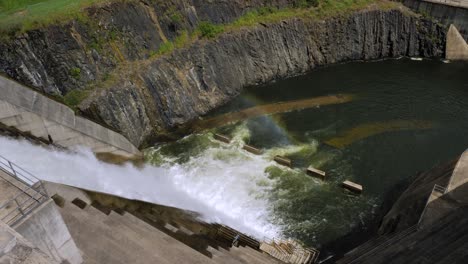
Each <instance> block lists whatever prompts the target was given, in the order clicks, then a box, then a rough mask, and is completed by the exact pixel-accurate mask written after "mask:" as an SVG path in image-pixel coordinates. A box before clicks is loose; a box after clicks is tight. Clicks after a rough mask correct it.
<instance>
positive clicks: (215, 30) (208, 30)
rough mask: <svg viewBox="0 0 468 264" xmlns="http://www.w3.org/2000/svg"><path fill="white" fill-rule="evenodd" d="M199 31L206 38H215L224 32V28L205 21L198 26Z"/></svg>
mask: <svg viewBox="0 0 468 264" xmlns="http://www.w3.org/2000/svg"><path fill="white" fill-rule="evenodd" d="M198 30H199V31H200V34H201V36H202V37H204V38H209V39H210V38H214V37H216V36H217V35H219V34H221V33H223V32H224V27H223V26H221V25H215V24H213V23H210V22H207V21H203V22H200V24H199V25H198Z"/></svg>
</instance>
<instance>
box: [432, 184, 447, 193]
mask: <svg viewBox="0 0 468 264" xmlns="http://www.w3.org/2000/svg"><path fill="white" fill-rule="evenodd" d="M432 191H435V192H440V193H442V194H445V193H446V192H447V188H445V187H442V186H440V185H438V184H435V185H434V188H433V189H432Z"/></svg>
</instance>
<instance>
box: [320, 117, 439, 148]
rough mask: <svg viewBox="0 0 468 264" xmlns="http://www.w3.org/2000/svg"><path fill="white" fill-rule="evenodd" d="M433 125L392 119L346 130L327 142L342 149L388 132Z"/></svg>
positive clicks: (419, 128)
mask: <svg viewBox="0 0 468 264" xmlns="http://www.w3.org/2000/svg"><path fill="white" fill-rule="evenodd" d="M433 127H434V125H433V123H432V122H429V121H421V120H392V121H387V122H377V123H371V124H363V125H359V126H357V127H353V128H351V129H349V130H347V131H345V132H344V133H342V134H341V135H340V136H338V137H335V138H331V139H328V140H326V141H325V144H328V145H330V146H333V147H336V148H340V149H342V148H344V147H346V146H348V145H351V144H353V143H354V142H356V141H358V140H361V139H364V138H368V137H371V136H374V135H378V134H382V133H386V132H394V131H401V130H426V129H431V128H433Z"/></svg>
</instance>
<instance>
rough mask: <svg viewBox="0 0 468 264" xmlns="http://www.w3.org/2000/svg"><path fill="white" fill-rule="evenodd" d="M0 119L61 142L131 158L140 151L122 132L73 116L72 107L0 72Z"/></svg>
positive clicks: (33, 134) (64, 145) (52, 140)
mask: <svg viewBox="0 0 468 264" xmlns="http://www.w3.org/2000/svg"><path fill="white" fill-rule="evenodd" d="M0 91H1V92H0V123H2V124H3V125H5V126H7V127H13V128H14V129H17V130H19V131H21V132H27V133H30V134H31V135H32V136H34V137H37V138H41V139H44V140H46V141H50V142H51V143H53V144H55V145H58V146H62V147H66V148H68V147H72V146H78V145H80V146H87V147H89V148H91V149H92V150H93V152H95V153H112V154H115V155H119V156H123V157H127V158H132V157H135V156H139V155H141V154H140V151H139V150H138V149H137V148H136V147H135V146H133V145H132V144H131V143H130V142H129V141H128V140H127V139H126V138H125V137H124V136H122V135H120V134H118V133H116V132H114V131H112V130H110V129H107V128H105V127H103V126H101V125H98V124H96V123H94V122H92V121H89V120H87V119H84V118H82V117H79V116H76V115H75V113H74V112H73V110H72V109H70V108H69V107H67V106H65V105H63V104H60V103H57V102H55V101H53V100H51V99H49V98H47V97H46V96H43V95H41V94H40V93H38V92H35V91H33V90H31V89H29V88H27V87H25V86H22V85H20V84H18V83H16V82H14V81H12V80H9V79H7V78H5V77H1V76H0Z"/></svg>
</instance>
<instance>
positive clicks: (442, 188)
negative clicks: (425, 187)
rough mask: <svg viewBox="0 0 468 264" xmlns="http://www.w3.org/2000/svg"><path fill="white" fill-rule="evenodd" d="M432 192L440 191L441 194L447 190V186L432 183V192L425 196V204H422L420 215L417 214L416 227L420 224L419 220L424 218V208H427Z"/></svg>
mask: <svg viewBox="0 0 468 264" xmlns="http://www.w3.org/2000/svg"><path fill="white" fill-rule="evenodd" d="M434 192H438V193H441V194H445V193H446V192H447V188H446V187H443V186H440V185H438V184H434V187H433V188H432V192H431V194H429V197H427V200H426V205H425V206H424V209H423V211H422V213H421V215H420V216H419V220H418V223H417V224H416V225H417V226H418V228H419V227H420V225H421V222H422V220H423V218H424V215H425V214H426V210H427V206H428V205H429V203H430V201H431V196H432V194H433V193H434Z"/></svg>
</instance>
